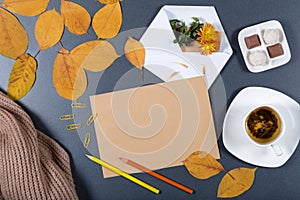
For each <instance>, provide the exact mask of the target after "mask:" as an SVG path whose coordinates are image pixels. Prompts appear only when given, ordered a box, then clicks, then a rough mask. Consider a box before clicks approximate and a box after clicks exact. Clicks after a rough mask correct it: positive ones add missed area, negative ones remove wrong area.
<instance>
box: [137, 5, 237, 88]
mask: <svg viewBox="0 0 300 200" xmlns="http://www.w3.org/2000/svg"><path fill="white" fill-rule="evenodd" d="M192 17H198V18H200V20H201V21H202V22H204V23H205V22H209V23H211V24H213V25H214V26H215V28H216V29H217V30H218V31H221V32H222V38H221V46H220V52H215V53H213V54H212V55H209V56H204V55H201V54H200V53H199V52H182V51H181V48H180V47H179V45H178V44H175V43H173V41H174V39H175V35H174V33H173V30H172V28H171V26H170V23H169V20H171V19H179V20H182V21H185V22H186V23H187V24H189V23H190V22H191V21H192ZM140 41H141V42H142V43H143V45H144V47H145V49H146V58H145V65H144V67H145V68H146V69H148V70H149V71H151V72H152V73H153V74H155V75H156V76H158V77H159V78H161V79H162V80H163V81H173V80H179V79H183V78H191V77H195V76H199V75H200V76H201V75H202V71H203V70H202V68H203V66H206V81H207V85H208V87H210V86H211V85H212V83H213V82H214V80H215V79H216V78H217V76H218V75H219V73H220V71H221V70H222V68H223V67H224V66H225V64H226V62H227V61H228V60H229V58H230V56H231V55H232V49H231V46H230V44H229V41H228V39H227V37H226V34H225V31H224V29H223V27H222V24H221V21H220V19H219V17H218V14H217V12H216V9H215V8H214V7H213V6H169V5H166V6H163V7H162V8H161V10H160V11H159V12H158V14H157V15H156V16H155V18H154V20H153V21H152V23H151V24H150V26H149V27H148V28H147V30H146V31H145V33H144V34H143V36H142V37H141V39H140ZM162 52H164V54H163V55H162ZM174 56H176V57H178V58H179V57H180V58H182V59H181V60H178V59H175V60H174ZM176 62H183V63H184V64H187V62H189V66H190V67H189V68H184V67H178V65H176V64H174V63H176ZM162 63H163V64H162ZM166 64H168V65H166ZM159 65H160V66H159ZM174 71H176V72H178V75H177V76H175V77H173V78H172V79H169V77H170V74H172V73H174Z"/></svg>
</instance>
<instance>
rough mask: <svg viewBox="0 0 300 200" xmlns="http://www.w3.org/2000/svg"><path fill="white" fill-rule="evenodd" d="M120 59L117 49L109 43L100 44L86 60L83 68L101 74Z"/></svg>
mask: <svg viewBox="0 0 300 200" xmlns="http://www.w3.org/2000/svg"><path fill="white" fill-rule="evenodd" d="M117 58H119V55H117V53H116V50H115V48H114V47H113V46H112V45H111V44H110V43H109V42H108V41H102V42H100V43H99V44H98V45H97V46H96V47H95V48H94V49H93V50H92V51H91V52H90V54H89V55H88V56H87V57H86V58H85V60H84V61H83V63H82V64H81V66H83V67H85V69H88V70H91V71H93V72H100V71H102V70H105V69H107V68H108V67H110V66H111V65H112V64H113V62H114V61H115V60H116V59H117Z"/></svg>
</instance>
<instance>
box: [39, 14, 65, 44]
mask: <svg viewBox="0 0 300 200" xmlns="http://www.w3.org/2000/svg"><path fill="white" fill-rule="evenodd" d="M63 31H64V23H63V18H62V17H61V15H60V14H59V13H58V12H56V10H55V9H52V10H49V11H46V12H44V13H43V14H41V15H40V16H39V18H38V19H37V21H36V24H35V28H34V34H35V37H36V40H37V43H38V44H39V46H40V49H41V50H45V49H48V48H50V47H52V46H54V45H55V44H56V43H58V42H59V41H60V38H61V36H62V34H63Z"/></svg>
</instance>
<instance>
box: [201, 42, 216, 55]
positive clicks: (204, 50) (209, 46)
mask: <svg viewBox="0 0 300 200" xmlns="http://www.w3.org/2000/svg"><path fill="white" fill-rule="evenodd" d="M219 45H220V43H219V42H210V43H205V44H202V45H201V47H200V53H201V54H203V55H210V54H212V53H213V52H216V51H218V49H219Z"/></svg>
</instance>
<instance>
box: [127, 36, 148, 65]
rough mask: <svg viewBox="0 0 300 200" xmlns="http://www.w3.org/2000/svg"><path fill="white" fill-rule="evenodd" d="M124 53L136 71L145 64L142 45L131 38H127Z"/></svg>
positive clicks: (144, 53)
mask: <svg viewBox="0 0 300 200" xmlns="http://www.w3.org/2000/svg"><path fill="white" fill-rule="evenodd" d="M124 52H125V56H126V58H127V60H128V61H129V62H130V63H131V64H132V65H134V66H135V67H136V68H138V69H140V70H141V69H142V68H143V66H144V64H145V56H146V52H145V48H144V46H143V44H142V43H141V42H139V41H137V40H135V39H133V38H131V37H129V38H128V40H127V42H126V44H125V47H124Z"/></svg>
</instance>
